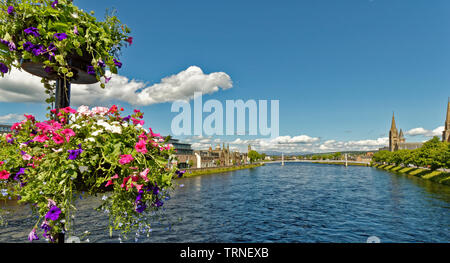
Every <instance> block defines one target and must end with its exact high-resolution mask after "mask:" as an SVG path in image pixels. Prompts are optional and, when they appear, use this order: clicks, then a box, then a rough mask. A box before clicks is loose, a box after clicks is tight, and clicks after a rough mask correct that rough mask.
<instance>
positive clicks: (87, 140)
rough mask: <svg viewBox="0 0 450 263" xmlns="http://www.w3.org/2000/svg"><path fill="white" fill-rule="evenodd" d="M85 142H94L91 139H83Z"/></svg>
mask: <svg viewBox="0 0 450 263" xmlns="http://www.w3.org/2000/svg"><path fill="white" fill-rule="evenodd" d="M84 141H85V142H95V139H94V138H92V137H89V138H86V139H84Z"/></svg>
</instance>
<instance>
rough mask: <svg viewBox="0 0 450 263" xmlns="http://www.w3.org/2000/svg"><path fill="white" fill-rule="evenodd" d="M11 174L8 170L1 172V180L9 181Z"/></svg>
mask: <svg viewBox="0 0 450 263" xmlns="http://www.w3.org/2000/svg"><path fill="white" fill-rule="evenodd" d="M9 175H10V173H9V172H8V171H6V170H3V171H0V180H7V179H8V178H9Z"/></svg>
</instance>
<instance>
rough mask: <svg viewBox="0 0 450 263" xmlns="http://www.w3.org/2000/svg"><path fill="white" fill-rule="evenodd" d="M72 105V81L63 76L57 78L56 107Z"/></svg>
mask: <svg viewBox="0 0 450 263" xmlns="http://www.w3.org/2000/svg"><path fill="white" fill-rule="evenodd" d="M69 106H70V82H69V81H68V80H64V79H63V78H58V79H57V80H56V94H55V109H61V108H65V107H69Z"/></svg>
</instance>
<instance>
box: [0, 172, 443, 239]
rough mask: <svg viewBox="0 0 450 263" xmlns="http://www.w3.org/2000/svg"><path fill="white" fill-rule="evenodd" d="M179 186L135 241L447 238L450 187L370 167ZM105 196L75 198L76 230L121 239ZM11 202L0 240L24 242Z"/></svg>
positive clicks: (229, 176)
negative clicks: (103, 204)
mask: <svg viewBox="0 0 450 263" xmlns="http://www.w3.org/2000/svg"><path fill="white" fill-rule="evenodd" d="M176 184H177V185H181V184H183V185H184V186H183V187H182V188H181V187H176V188H175V191H174V193H173V195H172V198H171V200H169V201H167V202H166V203H165V209H166V210H165V216H166V218H168V219H170V220H169V221H164V222H155V223H154V224H153V229H152V232H151V235H150V237H149V238H147V237H140V239H139V240H138V242H200V243H201V242H365V241H366V240H367V238H368V237H369V236H377V237H379V238H380V239H381V241H382V242H449V241H450V233H449V231H448V229H449V223H448V222H449V221H448V220H449V218H450V212H449V211H450V189H449V187H445V186H441V185H437V184H433V183H430V182H425V181H423V180H418V179H417V178H409V177H405V176H400V175H395V174H390V173H387V172H385V171H381V170H377V169H372V168H368V167H348V168H345V167H343V166H334V165H320V164H307V163H286V165H285V166H284V167H281V166H280V165H274V164H269V165H266V166H263V167H259V168H255V169H251V170H240V171H234V172H230V173H224V174H217V175H208V176H202V177H195V178H189V179H181V180H178V181H177V182H176ZM100 201H101V197H97V198H96V197H88V198H85V199H83V200H79V201H78V208H79V210H78V212H77V217H76V221H75V229H76V232H75V233H76V234H77V235H81V234H82V233H83V232H84V231H86V230H87V231H89V232H90V233H91V234H90V236H89V239H90V242H119V241H118V234H117V233H114V235H113V237H111V238H110V237H109V231H108V230H107V222H108V218H107V216H106V215H105V214H104V213H101V212H97V211H95V210H94V208H95V207H96V206H97V205H98V204H99V203H100ZM8 208H9V209H12V210H13V212H12V213H11V214H10V215H9V216H8V226H7V227H0V242H27V235H28V233H29V231H30V230H31V228H32V227H33V226H34V224H35V220H36V218H34V217H32V216H31V211H30V209H29V208H27V207H22V206H20V207H19V206H14V205H9V207H8ZM178 218H182V220H181V221H178ZM168 229H170V230H168ZM130 237H133V238H130V240H128V241H127V242H134V235H130ZM41 241H42V240H41Z"/></svg>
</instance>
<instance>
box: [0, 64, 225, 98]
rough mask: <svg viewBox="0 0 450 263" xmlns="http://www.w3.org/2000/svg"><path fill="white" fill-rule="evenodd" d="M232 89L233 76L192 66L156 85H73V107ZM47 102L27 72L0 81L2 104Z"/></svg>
mask: <svg viewBox="0 0 450 263" xmlns="http://www.w3.org/2000/svg"><path fill="white" fill-rule="evenodd" d="M107 75H108V73H107ZM232 86H233V84H232V81H231V78H230V76H228V75H227V74H226V73H224V72H214V73H210V74H205V73H204V72H203V71H202V69H201V68H199V67H197V66H191V67H189V68H187V69H186V70H183V71H181V72H179V73H177V74H174V75H172V76H169V77H165V78H163V79H162V80H161V81H160V82H159V83H156V84H153V85H149V84H147V83H145V82H142V81H138V80H134V79H131V80H130V79H128V78H127V77H124V76H120V75H114V76H113V78H112V79H111V81H110V82H109V83H108V84H107V86H106V88H105V89H101V88H100V86H99V84H98V83H97V84H93V85H73V86H72V89H71V104H72V105H74V106H77V105H89V106H94V105H101V104H107V103H108V102H111V101H113V100H114V101H123V102H127V103H130V104H131V105H139V106H146V105H151V104H156V103H164V102H173V101H176V100H190V99H192V98H193V95H194V92H202V93H203V94H211V93H214V92H217V91H219V90H220V89H224V90H225V89H230V88H232ZM45 98H46V94H45V93H44V89H43V86H42V84H41V82H40V78H38V77H35V76H32V75H30V74H29V73H26V72H25V71H19V70H12V72H11V74H7V75H6V76H5V77H4V78H3V79H0V102H37V103H42V102H43V101H44V100H45Z"/></svg>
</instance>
